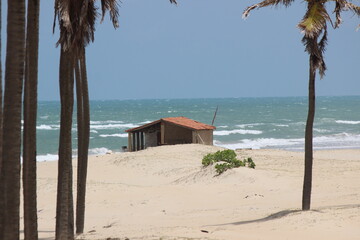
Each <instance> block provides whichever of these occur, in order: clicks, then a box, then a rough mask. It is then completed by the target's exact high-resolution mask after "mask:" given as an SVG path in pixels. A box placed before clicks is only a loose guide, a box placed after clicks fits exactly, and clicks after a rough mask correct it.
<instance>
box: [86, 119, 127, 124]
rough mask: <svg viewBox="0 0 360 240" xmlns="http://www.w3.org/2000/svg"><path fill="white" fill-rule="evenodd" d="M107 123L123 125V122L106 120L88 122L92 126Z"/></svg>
mask: <svg viewBox="0 0 360 240" xmlns="http://www.w3.org/2000/svg"><path fill="white" fill-rule="evenodd" d="M107 123H115V124H119V123H124V122H123V121H114V120H106V121H90V124H92V125H99V124H107Z"/></svg>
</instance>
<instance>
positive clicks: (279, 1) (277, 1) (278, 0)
mask: <svg viewBox="0 0 360 240" xmlns="http://www.w3.org/2000/svg"><path fill="white" fill-rule="evenodd" d="M293 1H294V0H265V1H262V2H260V3H257V4H254V5H252V6H250V7H247V8H246V9H245V11H244V12H243V15H242V17H243V18H244V19H245V18H247V17H248V16H249V14H250V12H251V11H252V10H254V9H256V8H262V7H267V6H277V5H284V6H285V7H288V6H290V5H291V3H292V2H293Z"/></svg>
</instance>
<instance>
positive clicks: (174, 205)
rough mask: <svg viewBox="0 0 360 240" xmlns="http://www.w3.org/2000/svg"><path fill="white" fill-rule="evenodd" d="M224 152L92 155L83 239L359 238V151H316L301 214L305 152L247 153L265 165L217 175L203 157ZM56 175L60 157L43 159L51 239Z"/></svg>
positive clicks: (42, 221) (42, 217) (41, 198)
mask: <svg viewBox="0 0 360 240" xmlns="http://www.w3.org/2000/svg"><path fill="white" fill-rule="evenodd" d="M218 149H220V148H218V147H213V146H203V145H177V146H163V147H157V148H151V149H147V150H144V151H140V152H135V153H123V154H111V155H105V156H98V157H95V156H94V157H91V158H90V161H89V172H88V188H87V201H86V222H85V234H84V235H81V236H78V237H77V238H78V239H108V238H115V239H121V240H123V239H125V238H126V237H127V238H128V239H130V240H134V239H144V240H145V239H146V240H147V239H150V240H152V239H163V240H169V239H222V240H232V239H234V240H241V239H244V240H245V239H246V240H252V239H277V240H279V239H291V240H295V239H326V240H331V239H334V240H335V239H336V240H338V239H342V240H343V239H354V240H355V239H357V240H358V239H360V149H358V150H332V151H318V152H316V153H315V159H314V173H313V174H314V177H313V194H312V211H306V212H302V211H300V208H301V195H302V181H303V162H304V160H303V159H304V157H303V153H301V152H286V151H281V150H239V151H237V153H238V156H239V158H241V159H242V158H244V157H252V158H253V160H254V161H255V163H256V165H257V167H256V169H255V170H254V169H248V168H244V167H242V168H238V169H232V170H229V171H227V172H225V173H224V174H223V175H220V176H217V177H214V175H215V174H216V173H215V171H214V169H213V167H208V168H203V167H202V166H201V159H202V157H203V156H204V155H206V154H207V153H212V152H215V151H217V150H218ZM74 165H75V164H74ZM74 172H76V166H74ZM56 178H57V162H43V163H39V164H38V210H39V213H38V217H39V236H40V239H44V240H45V239H54V235H55V233H54V229H55V209H56V204H55V200H56V181H57V179H56ZM74 179H76V177H75V176H74ZM74 186H75V184H74ZM74 190H75V187H74ZM74 196H76V195H75V192H74ZM204 231H206V232H204Z"/></svg>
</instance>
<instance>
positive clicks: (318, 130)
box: [314, 128, 330, 133]
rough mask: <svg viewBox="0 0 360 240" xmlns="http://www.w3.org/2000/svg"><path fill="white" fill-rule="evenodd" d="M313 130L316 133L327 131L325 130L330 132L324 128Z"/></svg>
mask: <svg viewBox="0 0 360 240" xmlns="http://www.w3.org/2000/svg"><path fill="white" fill-rule="evenodd" d="M314 132H318V133H327V132H330V131H329V130H326V129H319V128H314Z"/></svg>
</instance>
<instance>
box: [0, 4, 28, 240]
mask: <svg viewBox="0 0 360 240" xmlns="http://www.w3.org/2000/svg"><path fill="white" fill-rule="evenodd" d="M24 60H25V0H8V13H7V46H6V65H5V92H4V119H3V145H2V146H3V152H2V159H3V161H2V174H1V180H0V186H1V193H2V194H3V196H5V197H4V199H3V206H2V207H3V213H2V214H3V216H2V220H3V222H2V228H1V232H0V239H2V240H16V239H19V220H20V216H19V207H20V152H21V105H22V104H21V97H22V84H23V75H24Z"/></svg>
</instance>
